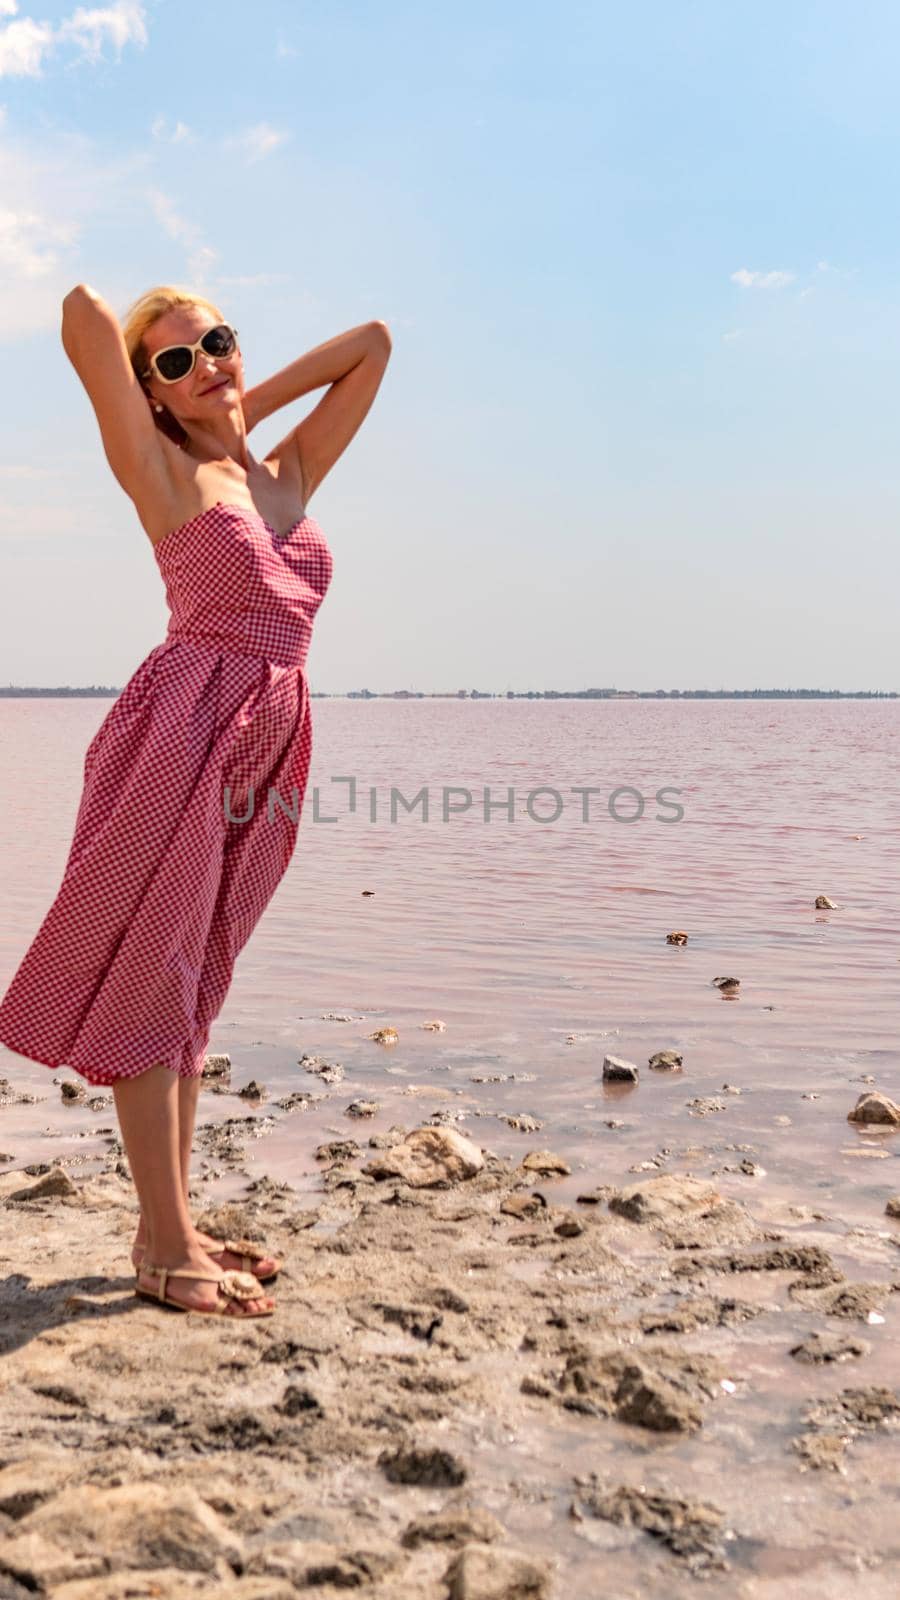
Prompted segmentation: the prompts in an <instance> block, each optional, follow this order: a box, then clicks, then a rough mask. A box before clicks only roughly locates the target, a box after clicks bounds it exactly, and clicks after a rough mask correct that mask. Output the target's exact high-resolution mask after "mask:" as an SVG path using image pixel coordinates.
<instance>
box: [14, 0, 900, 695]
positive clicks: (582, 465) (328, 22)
mask: <svg viewBox="0 0 900 1600" xmlns="http://www.w3.org/2000/svg"><path fill="white" fill-rule="evenodd" d="M898 57H900V13H898V12H897V10H896V9H895V8H894V7H892V6H890V5H888V4H883V3H873V4H868V5H866V4H858V5H856V6H854V7H850V6H849V5H847V4H829V3H827V0H826V3H817V4H809V5H804V4H792V5H791V6H788V7H785V6H783V5H775V4H770V3H768V0H762V3H758V4H757V5H755V6H754V7H752V8H735V7H729V6H723V5H722V4H721V3H712V0H703V3H697V4H689V3H684V4H681V3H675V0H673V3H668V4H661V3H638V4H634V5H631V6H628V7H623V6H619V5H611V4H592V5H565V4H563V5H562V6H561V7H559V8H557V9H556V10H554V11H551V10H550V8H548V7H546V6H536V5H533V4H515V5H513V4H503V5H493V6H488V7H487V8H486V9H485V8H484V7H483V6H477V7H476V6H475V5H472V4H467V3H462V4H457V5H456V6H454V7H452V8H441V9H437V8H431V7H422V6H419V5H411V4H410V5H397V4H391V3H390V0H384V3H379V4H378V5H364V4H358V5H350V6H348V5H340V4H338V5H334V4H328V5H315V4H313V5H297V4H287V3H284V0H256V3H255V4H254V5H252V6H246V5H243V4H234V3H224V4H223V3H221V0H219V3H216V4H215V5H213V4H212V3H210V0H192V3H191V4H189V5H184V4H180V5H179V4H176V3H175V0H147V3H144V4H140V3H138V0H129V3H126V0H119V3H118V4H112V5H99V6H96V7H76V6H73V5H67V4H62V5H60V4H36V5H33V4H32V3H31V0H18V4H16V0H0V288H2V294H0V343H2V349H0V364H2V365H0V371H2V374H3V377H2V383H0V423H2V427H0V563H2V573H3V581H2V585H0V682H2V683H7V682H10V681H12V682H16V683H21V682H27V683H32V684H46V685H49V684H56V683H92V682H94V683H100V682H102V683H110V684H123V683H124V682H125V681H126V680H127V678H128V677H129V675H130V674H131V672H133V671H134V670H135V668H136V667H137V665H138V664H139V662H140V661H141V660H142V659H143V657H144V656H145V655H146V654H147V653H148V651H149V650H150V649H152V648H153V646H154V645H155V644H156V643H157V642H158V640H159V639H161V638H162V637H163V635H164V632H165V626H166V620H167V612H166V609H165V600H164V594H163V590H162V584H161V582H160V579H159V577H158V574H157V570H156V567H155V563H154V560H153V554H152V549H151V547H150V544H149V541H148V540H147V538H146V535H145V534H144V533H143V531H142V529H141V527H140V524H139V523H138V521H137V517H136V514H135V512H134V510H133V508H132V506H131V503H130V501H129V500H128V499H127V497H126V496H125V495H124V494H123V492H122V491H121V489H120V488H119V487H118V485H117V484H116V482H115V480H114V479H113V477H112V474H111V472H110V470H109V468H108V466H107V464H106V461H105V457H104V456H103V453H102V449H101V446H100V440H99V434H98V432H97V427H96V423H95V421H94V416H93V412H92V410H91V407H90V404H89V402H88V399H87V396H86V394H85V393H84V391H83V389H82V387H81V385H80V383H79V381H78V379H77V377H76V375H75V373H74V371H73V369H72V368H71V366H70V365H69V362H68V360H67V359H66V357H65V354H64V352H63V350H62V346H61V344H60V340H59V307H60V301H61V299H62V297H63V295H64V294H65V293H66V291H67V290H68V289H69V288H71V287H72V285H73V284H75V283H77V282H79V281H84V282H87V283H89V284H91V286H92V287H94V288H95V289H97V290H98V291H99V292H100V293H101V294H102V295H104V297H105V298H106V299H107V300H109V302H110V303H111V304H112V305H113V306H114V308H115V309H116V311H117V312H119V313H120V314H121V313H122V312H123V311H124V310H125V308H126V307H127V305H128V304H129V303H130V302H131V301H132V300H133V299H134V298H135V297H136V296H137V295H138V294H139V293H140V292H142V291H143V290H144V289H145V288H147V287H149V286H150V285H152V284H154V283H158V282H173V281H174V282H178V283H189V284H191V285H193V286H194V287H196V288H197V289H198V291H199V292H201V293H204V294H206V295H208V296H209V297H210V298H212V299H213V300H215V301H217V302H218V303H219V304H220V305H221V306H222V307H223V310H224V311H225V313H226V315H228V316H229V318H230V319H231V320H232V321H234V322H235V323H236V325H237V326H238V327H239V329H240V331H241V342H242V346H243V348H244V353H245V364H246V370H247V374H248V381H250V382H256V381H258V380H259V379H261V378H262V377H265V376H267V375H268V373H269V372H271V371H273V370H275V369H276V368H277V367H280V366H283V365H285V364H286V363H287V362H288V361H290V360H291V359H293V358H294V357H295V356H297V355H299V354H301V353H302V352H303V351H304V350H307V349H309V348H311V347H312V346H313V345H315V344H318V343H320V342H322V341H323V340H325V339H328V338H331V337H332V336H333V335H334V334H336V333H338V332H340V331H342V330H343V329H346V328H349V327H353V326H355V325H356V324H357V323H360V322H363V321H365V320H367V319H369V318H383V319H384V320H385V321H387V322H388V324H389V326H390V328H391V331H392V334H393V353H392V357H391V362H390V365H389V367H388V370H387V373H386V376H385V378H384V380H383V383H382V386H381V389H380V391H379V394H378V396H377V397H376V400H375V404H374V406H373V409H372V411H371V413H370V415H369V417H368V419H367V420H366V422H365V423H364V425H363V427H362V429H361V430H360V432H359V433H358V434H357V436H356V438H355V439H354V440H353V441H352V443H351V444H350V446H349V447H348V449H347V451H346V452H345V454H344V455H343V457H342V458H341V459H340V461H338V463H337V464H336V465H335V467H334V468H333V469H332V471H331V473H330V474H329V475H328V477H327V478H326V479H325V480H324V482H323V483H322V485H321V487H320V488H319V489H318V490H317V491H316V493H315V495H314V496H313V498H312V500H311V503H310V511H311V513H312V514H314V515H315V516H316V517H317V519H318V520H319V522H320V523H321V525H322V527H323V529H324V531H325V533H326V535H327V537H328V539H329V542H330V544H331V548H332V551H333V554H334V563H335V566H334V579H333V583H332V588H331V591H330V593H329V595H328V597H327V600H326V602H325V604H324V606H323V607H322V610H321V611H320V613H319V616H318V619H317V622H316V636H315V639H314V642H313V647H312V651H311V654H310V661H309V672H310V679H311V682H312V686H313V688H314V689H320V690H330V691H334V692H340V691H344V690H347V689H352V688H358V687H361V686H363V685H367V686H368V687H370V688H374V689H394V688H413V687H415V688H422V689H438V690H441V689H451V690H452V689H456V688H459V687H467V688H471V687H479V688H482V689H495V690H500V691H503V690H505V689H507V688H516V689H520V690H524V689H529V688H542V687H550V688H556V689H564V688H579V687H586V686H589V685H595V686H597V685H612V684H615V685H617V686H619V687H635V688H644V689H653V688H657V687H679V688H696V687H724V688H736V687H757V686H767V687H768V686H774V687H782V688H785V687H797V686H810V687H817V688H834V687H841V688H845V689H853V688H882V689H900V668H898V664H897V662H898V652H897V645H896V634H897V625H896V595H897V592H898V582H900V554H898V550H900V540H898V515H897V513H898V502H900V473H898V467H897V457H898V450H897V434H898V423H897V410H898V402H897V390H898V372H900V361H898V355H900V290H898V266H900V261H898V257H900V250H898V223H897V215H896V205H895V187H896V172H897V167H898V154H900V152H898V136H900V104H898V100H897V95H896V80H897V74H898ZM320 392H321V391H317V392H316V393H315V394H313V395H310V396H306V397H304V399H302V400H300V401H298V402H296V404H295V405H294V406H293V407H291V408H289V409H288V411H286V412H282V413H280V414H278V415H277V416H276V417H273V418H270V419H269V420H268V421H267V422H266V423H265V424H263V425H262V426H261V427H260V428H259V429H258V430H256V431H255V432H254V433H253V435H251V442H252V447H253V449H254V452H255V454H256V455H257V456H262V455H264V454H265V451H266V449H268V447H269V445H270V444H271V443H272V442H274V440H275V439H276V438H278V437H280V436H281V434H283V433H284V432H285V431H286V429H287V427H288V426H289V425H290V422H291V421H292V420H296V421H299V420H300V419H301V417H302V416H303V415H304V414H305V413H306V411H307V410H308V409H309V408H310V407H311V405H313V404H315V402H316V400H317V399H318V398H319V394H320Z"/></svg>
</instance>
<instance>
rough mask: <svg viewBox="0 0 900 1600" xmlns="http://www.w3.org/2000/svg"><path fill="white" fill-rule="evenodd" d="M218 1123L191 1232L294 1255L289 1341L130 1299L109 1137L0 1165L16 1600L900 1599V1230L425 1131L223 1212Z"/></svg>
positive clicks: (239, 1121)
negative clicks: (302, 1186) (57, 1156)
mask: <svg viewBox="0 0 900 1600" xmlns="http://www.w3.org/2000/svg"><path fill="white" fill-rule="evenodd" d="M216 1076H217V1069H216V1067H215V1064H214V1063H213V1064H212V1065H211V1069H210V1074H209V1082H208V1085H207V1089H206V1094H207V1095H211V1094H212V1093H214V1092H215V1090H216ZM301 1100H302V1101H303V1102H304V1104H305V1106H306V1108H307V1112H306V1114H307V1117H315V1116H316V1115H320V1114H321V1115H322V1123H323V1126H322V1132H323V1134H324V1133H325V1132H326V1131H327V1128H328V1127H330V1126H331V1125H330V1124H326V1123H325V1115H324V1113H321V1112H320V1108H319V1107H318V1104H317V1102H316V1098H315V1097H314V1096H312V1097H311V1096H310V1095H308V1094H305V1092H304V1093H303V1094H301V1095H298V1096H297V1097H296V1101H295V1106H294V1109H297V1108H298V1106H299V1105H300V1102H301ZM204 1104H206V1105H207V1106H208V1105H209V1100H208V1099H207V1100H206V1101H205V1102H204V1101H203V1100H201V1115H200V1117H199V1118H198V1129H197V1140H196V1147H197V1151H198V1155H199V1156H200V1157H201V1160H200V1167H201V1171H200V1174H199V1176H198V1177H197V1178H196V1180H195V1183H194V1186H193V1188H194V1199H195V1211H194V1214H195V1219H196V1220H197V1222H198V1223H199V1225H200V1226H201V1227H203V1228H206V1229H209V1230H210V1231H212V1232H216V1233H221V1232H222V1231H223V1230H224V1231H227V1232H228V1233H229V1234H231V1235H235V1236H236V1235H244V1236H246V1237H248V1238H250V1239H255V1240H258V1241H260V1242H263V1241H264V1242H265V1244H266V1247H267V1248H268V1249H270V1250H272V1251H274V1252H275V1253H277V1254H278V1255H279V1256H281V1257H282V1258H283V1259H284V1261H285V1267H284V1269H283V1270H282V1272H281V1274H280V1276H279V1278H278V1280H277V1283H276V1284H275V1285H272V1286H270V1288H271V1290H272V1292H273V1293H274V1294H275V1296H276V1299H277V1309H276V1311H275V1314H274V1316H273V1317H271V1318H268V1319H264V1320H254V1321H248V1322H246V1323H238V1322H237V1321H236V1320H232V1319H226V1318H212V1317H209V1318H203V1317H200V1316H195V1315H182V1314H180V1313H179V1312H177V1311H175V1310H168V1309H165V1308H162V1307H160V1308H156V1307H154V1306H153V1305H151V1304H148V1303H147V1302H146V1301H144V1300H139V1299H137V1298H136V1297H135V1296H134V1293H133V1287H134V1274H133V1272H132V1270H131V1266H130V1257H129V1249H130V1243H131V1238H132V1235H133V1232H134V1226H135V1221H136V1204H135V1197H134V1191H133V1188H132V1185H131V1183H130V1179H129V1176H128V1172H127V1167H126V1165H125V1162H124V1158H123V1154H122V1150H121V1146H120V1145H119V1144H118V1141H117V1140H116V1139H114V1138H113V1139H111V1140H110V1143H109V1159H108V1162H107V1167H106V1170H104V1171H101V1172H97V1173H94V1174H92V1175H90V1176H78V1175H76V1176H70V1174H69V1173H68V1172H67V1171H66V1170H65V1169H64V1168H63V1167H62V1166H60V1165H57V1164H54V1163H38V1164H36V1165H34V1166H32V1167H31V1168H28V1169H24V1170H22V1169H20V1170H16V1171H12V1170H9V1169H8V1168H6V1169H3V1170H2V1171H0V1211H2V1217H3V1223H4V1226H3V1235H2V1237H3V1244H2V1256H3V1262H2V1282H0V1295H2V1300H0V1317H2V1321H0V1338H2V1349H3V1361H2V1367H0V1375H2V1398H3V1405H2V1411H0V1597H3V1600H25V1597H31V1596H34V1595H39V1596H46V1597H48V1600H138V1597H141V1600H143V1597H144V1596H147V1597H149V1596H154V1597H156V1600H181V1597H182V1596H194V1595H197V1596H205V1597H206V1596H208V1597H223V1600H224V1597H226V1596H227V1597H229V1600H230V1597H234V1600H292V1597H296V1596H297V1594H304V1595H309V1596H311V1597H315V1600H337V1597H338V1596H339V1595H340V1596H343V1595H345V1594H346V1592H347V1591H352V1592H353V1593H355V1594H357V1595H359V1596H360V1597H361V1600H364V1597H370V1596H371V1597H379V1600H380V1597H387V1596H390V1597H391V1600H520V1597H521V1600H554V1597H565V1600H597V1597H600V1596H610V1597H613V1600H650V1597H657V1596H658V1597H659V1600H663V1597H665V1600H670V1597H676V1600H677V1597H681V1596H687V1595H689V1594H693V1593H696V1592H697V1586H698V1584H701V1585H702V1586H703V1592H704V1593H706V1594H709V1595H718V1594H721V1595H722V1596H725V1595H727V1596H728V1597H729V1600H737V1597H740V1600H770V1597H775V1596H779V1597H781V1596H784V1595H787V1594H790V1595H791V1600H813V1597H815V1600H831V1597H834V1600H837V1597H838V1596H840V1597H841V1600H845V1597H846V1596H847V1595H848V1594H850V1593H859V1594H861V1595H862V1594H864V1595H865V1596H866V1600H882V1597H884V1600H888V1596H891V1597H894V1596H896V1593H897V1591H898V1587H900V1534H898V1533H897V1532H896V1518H895V1516H894V1515H893V1509H894V1506H895V1503H896V1502H895V1490H894V1488H893V1487H892V1485H893V1484H894V1482H895V1478H896V1466H895V1452H896V1443H897V1433H898V1429H900V1389H898V1387H897V1384H898V1378H900V1373H898V1368H900V1358H898V1355H897V1349H896V1335H895V1333H893V1334H892V1328H893V1329H895V1327H896V1318H897V1312H898V1301H897V1299H896V1298H895V1296H896V1295H897V1294H898V1293H900V1253H898V1249H897V1245H898V1242H900V1217H898V1213H900V1202H898V1203H897V1205H896V1207H895V1209H894V1211H891V1210H890V1206H888V1208H887V1214H886V1215H885V1214H879V1215H874V1214H873V1216H872V1218H871V1226H870V1227H868V1228H865V1229H861V1228H855V1229H848V1228H846V1227H844V1226H843V1225H842V1224H841V1222H840V1219H838V1218H835V1217H833V1216H830V1215H829V1214H828V1213H827V1211H825V1210H819V1209H816V1208H815V1207H814V1206H811V1205H809V1204H804V1203H801V1202H800V1200H798V1202H797V1203H796V1204H790V1205H788V1204H785V1203H784V1202H782V1201H777V1202H776V1201H774V1200H773V1199H771V1198H767V1196H766V1192H765V1189H764V1188H763V1186H762V1185H761V1184H760V1182H759V1181H758V1170H759V1169H758V1168H754V1163H753V1162H752V1161H749V1160H748V1161H746V1162H745V1164H744V1165H743V1166H742V1165H741V1164H740V1163H735V1164H733V1166H732V1167H731V1169H730V1171H729V1172H728V1173H727V1174H726V1175H725V1176H724V1177H721V1178H719V1179H718V1180H717V1181H710V1179H709V1177H708V1176H702V1175H699V1174H700V1170H701V1169H702V1166H703V1162H702V1159H698V1148H697V1147H696V1146H694V1147H692V1148H691V1150H690V1151H689V1150H688V1148H687V1147H686V1148H685V1150H684V1151H683V1152H679V1151H678V1150H671V1151H668V1152H667V1170H666V1171H665V1172H661V1171H659V1170H657V1169H654V1168H653V1167H652V1164H650V1163H647V1165H648V1168H650V1170H648V1171H647V1172H646V1173H639V1174H637V1175H635V1174H634V1173H633V1172H632V1173H628V1172H623V1173H621V1174H617V1175H616V1176H617V1178H619V1179H620V1181H617V1182H616V1183H612V1182H609V1181H608V1178H609V1163H608V1162H607V1163H606V1171H605V1172H604V1173H603V1175H602V1176H603V1178H604V1180H607V1181H603V1182H601V1181H600V1180H601V1172H600V1169H599V1159H598V1163H597V1168H596V1170H593V1171H592V1170H590V1166H589V1165H588V1166H587V1168H586V1169H585V1171H584V1172H583V1173H582V1172H576V1173H574V1174H573V1173H572V1171H571V1166H570V1163H569V1162H568V1161H567V1160H566V1159H565V1158H564V1157H563V1156H561V1155H560V1154H559V1153H558V1151H555V1150H554V1149H553V1148H545V1147H544V1146H543V1145H542V1144H541V1142H540V1139H539V1138H538V1139H535V1137H534V1135H533V1134H529V1133H528V1132H527V1130H526V1131H524V1132H522V1133H521V1134H520V1135H519V1137H520V1140H521V1144H520V1150H521V1153H520V1154H519V1155H517V1156H515V1157H504V1156H500V1155H498V1154H497V1153H495V1152H494V1151H493V1150H492V1149H491V1148H490V1147H489V1146H488V1145H486V1144H483V1143H481V1142H479V1140H478V1138H477V1137H476V1136H475V1134H468V1133H467V1134H463V1133H461V1132H460V1131H458V1130H457V1129H455V1128H453V1127H450V1126H446V1125H445V1126H441V1125H439V1124H438V1125H435V1124H433V1123H432V1124H425V1125H421V1124H419V1125H416V1124H415V1123H414V1122H411V1123H410V1124H409V1125H408V1126H407V1125H394V1126H392V1127H390V1128H388V1129H387V1130H385V1131H383V1132H371V1133H370V1132H369V1131H368V1130H367V1129H366V1128H364V1127H362V1126H361V1125H359V1124H358V1125H357V1126H355V1127H354V1129H353V1133H354V1135H355V1136H354V1137H341V1138H330V1139H327V1138H324V1137H323V1139H322V1142H321V1143H320V1144H319V1146H318V1148H317V1150H316V1156H315V1168H316V1172H317V1175H318V1180H317V1188H316V1189H315V1191H313V1193H312V1195H311V1194H310V1192H308V1191H307V1192H305V1193H303V1194H302V1195H300V1194H298V1191H297V1190H296V1189H295V1188H293V1187H292V1186H291V1185H290V1184H288V1183H284V1182H278V1181H276V1180H274V1179H273V1178H271V1177H268V1176H265V1175H263V1176H257V1177H250V1176H248V1177H246V1181H245V1182H244V1183H243V1188H242V1191H241V1193H240V1195H239V1197H238V1198H236V1199H229V1200H227V1201H221V1200H219V1199H217V1198H216V1193H215V1189H216V1174H217V1172H218V1173H221V1171H222V1170H223V1168H224V1169H227V1170H229V1171H230V1172H231V1173H232V1174H233V1175H235V1177H236V1179H237V1180H239V1179H240V1175H241V1170H242V1169H241V1160H242V1154H243V1142H242V1141H243V1139H244V1137H245V1135H246V1133H247V1131H248V1129H247V1126H246V1124H247V1122H248V1121H249V1120H251V1119H249V1118H244V1117H242V1116H240V1115H235V1116H234V1117H232V1118H228V1119H225V1120H224V1121H223V1120H221V1119H219V1120H218V1121H216V1122H210V1121H204V1117H203V1106H204ZM98 1109H99V1108H98ZM282 1110H284V1107H283V1106H282ZM289 1110H290V1108H288V1112H289ZM357 1114H358V1115H359V1116H360V1117H362V1116H364V1115H365V1111H364V1110H363V1111H359V1112H358V1113H357ZM328 1115H333V1110H332V1111H330V1112H329V1113H328ZM257 1122H258V1124H260V1125H259V1126H257V1128H256V1129H255V1130H254V1131H256V1132H257V1133H263V1134H264V1132H265V1127H264V1123H263V1119H261V1118H260V1119H257ZM214 1163H215V1164H216V1165H214ZM675 1169H678V1170H675ZM720 1170H721V1169H720ZM568 1179H574V1180H575V1182H574V1185H573V1184H571V1183H570V1184H569V1192H570V1198H569V1199H567V1200H566V1201H561V1200H560V1199H559V1192H560V1189H561V1186H562V1185H563V1184H564V1182H565V1181H567V1180H568Z"/></svg>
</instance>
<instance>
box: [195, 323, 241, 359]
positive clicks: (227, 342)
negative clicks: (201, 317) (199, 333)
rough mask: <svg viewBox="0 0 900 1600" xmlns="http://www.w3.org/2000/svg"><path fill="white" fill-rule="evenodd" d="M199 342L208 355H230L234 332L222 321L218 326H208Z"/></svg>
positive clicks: (232, 347)
mask: <svg viewBox="0 0 900 1600" xmlns="http://www.w3.org/2000/svg"><path fill="white" fill-rule="evenodd" d="M200 343H201V344H202V346H203V348H204V350H205V351H206V354H207V355H208V356H230V355H231V352H232V350H233V349H234V334H233V333H232V331H231V329H230V328H227V327H226V326H225V324H224V322H222V323H220V324H219V326H218V328H210V329H209V330H208V331H207V332H206V333H205V334H204V335H203V338H202V339H201V341H200Z"/></svg>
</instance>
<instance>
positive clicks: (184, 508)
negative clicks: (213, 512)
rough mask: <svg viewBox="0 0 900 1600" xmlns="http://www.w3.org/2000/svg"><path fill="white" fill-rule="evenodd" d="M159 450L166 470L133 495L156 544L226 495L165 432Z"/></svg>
mask: <svg viewBox="0 0 900 1600" xmlns="http://www.w3.org/2000/svg"><path fill="white" fill-rule="evenodd" d="M160 449H161V456H162V462H163V470H162V471H160V472H159V473H157V474H155V475H154V481H153V482H152V483H148V484H146V485H145V486H142V488H141V490H140V491H139V492H137V493H135V494H133V495H132V496H131V499H132V503H133V505H134V509H135V511H136V512H137V517H138V521H139V522H140V524H141V527H142V528H143V530H144V532H145V533H146V535H147V538H148V539H149V540H150V543H151V544H153V545H156V544H159V542H160V540H161V539H164V538H165V536H166V534H167V533H171V532H172V531H173V529H174V528H180V527H181V525H182V523H184V522H190V521H191V519H192V518H193V517H197V516H199V515H200V513H201V512H202V511H208V510H210V509H211V508H212V507H213V506H214V505H215V504H216V502H217V500H222V499H223V498H225V497H224V496H223V495H222V493H221V492H219V490H218V489H217V487H216V483H215V480H214V479H212V478H210V476H209V475H208V474H207V473H205V472H204V471H203V469H202V467H201V466H200V465H199V464H198V463H197V462H196V461H194V462H191V463H189V461H188V459H187V458H186V457H185V455H184V453H183V451H182V450H181V449H180V448H179V446H178V445H176V444H173V443H172V441H171V440H170V439H167V438H166V436H165V434H162V433H160Z"/></svg>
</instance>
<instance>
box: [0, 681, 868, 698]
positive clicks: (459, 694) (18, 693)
mask: <svg viewBox="0 0 900 1600" xmlns="http://www.w3.org/2000/svg"><path fill="white" fill-rule="evenodd" d="M121 693H122V690H121V688H119V689H115V688H110V687H108V686H106V685H94V684H92V685H91V686H90V687H89V688H80V689H79V688H70V687H66V686H63V687H60V688H55V689H42V688H31V687H29V686H28V685H23V686H21V687H20V686H19V685H17V684H7V686H6V687H5V688H2V687H0V698H2V699H6V700H29V699H38V700H111V699H115V698H116V696H117V695H120V694H121ZM310 698H311V699H313V700H897V699H898V698H900V690H897V689H384V690H382V689H348V690H347V691H346V692H345V693H340V694H337V693H334V694H333V693H331V692H329V691H328V690H327V689H313V690H311V691H310Z"/></svg>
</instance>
